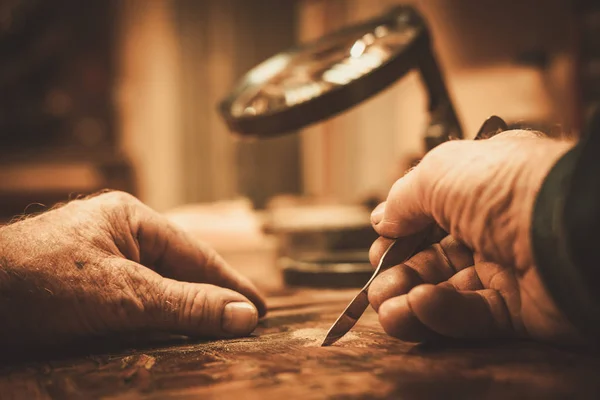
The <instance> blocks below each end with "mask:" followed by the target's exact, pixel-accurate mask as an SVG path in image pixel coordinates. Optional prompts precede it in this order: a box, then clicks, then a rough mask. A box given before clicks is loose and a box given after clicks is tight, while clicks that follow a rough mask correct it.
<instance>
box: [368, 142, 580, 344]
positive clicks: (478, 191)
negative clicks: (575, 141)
mask: <svg viewBox="0 0 600 400" xmlns="http://www.w3.org/2000/svg"><path fill="white" fill-rule="evenodd" d="M571 146H572V144H571V143H568V142H564V141H555V140H550V139H545V138H541V137H538V136H537V135H535V134H532V133H531V132H525V131H509V132H504V133H502V134H500V135H498V136H496V137H494V138H493V139H489V140H482V141H466V140H465V141H453V142H449V143H445V144H443V145H441V146H439V147H437V148H435V149H434V150H433V151H431V152H430V153H428V154H427V155H426V156H425V157H424V159H423V160H422V162H421V163H420V164H419V165H418V166H417V167H416V168H415V169H413V170H412V171H410V172H409V173H408V174H407V175H406V176H404V177H403V178H401V179H400V180H398V181H397V182H396V183H395V184H394V186H393V187H392V189H391V191H390V193H389V196H388V198H387V201H386V202H385V203H383V204H381V205H380V206H379V207H378V208H376V209H375V210H374V212H373V215H372V222H373V226H374V228H375V230H376V231H377V232H378V233H379V234H380V236H381V237H380V238H379V239H378V240H377V241H376V242H375V243H374V244H373V246H372V248H371V261H372V263H373V264H374V265H376V263H377V262H378V261H379V259H380V258H381V255H382V253H383V252H384V250H385V249H386V248H387V246H388V245H389V243H390V242H391V241H390V239H388V238H399V237H400V238H401V237H402V236H407V235H411V234H413V233H415V232H418V231H420V230H422V229H424V228H425V227H427V226H428V225H430V224H431V223H437V224H438V225H439V226H440V227H442V228H443V229H444V230H445V231H446V232H449V233H450V236H447V237H446V238H444V239H442V240H441V242H439V243H436V244H434V245H433V246H431V247H429V248H428V249H426V250H425V251H423V252H421V253H419V254H417V255H415V256H414V257H412V259H410V260H409V261H407V262H406V263H404V264H401V265H397V266H395V267H393V268H391V269H389V270H387V271H385V272H384V273H382V274H381V275H380V276H379V277H378V278H377V279H376V280H375V281H374V282H373V284H372V285H371V287H370V289H369V300H370V302H371V304H372V306H373V307H374V308H375V310H376V311H378V313H379V320H380V322H381V324H382V326H383V328H384V329H385V331H386V332H387V333H389V334H390V335H393V336H396V337H398V338H401V339H403V340H407V341H415V342H419V341H426V340H434V339H437V338H440V337H449V338H506V337H526V338H527V337H528V338H533V339H539V340H543V341H550V342H555V343H556V342H558V343H573V342H577V341H579V336H578V334H577V333H576V332H575V330H574V328H573V327H572V325H570V323H569V322H568V321H567V320H566V319H565V317H564V315H562V314H561V312H560V311H559V310H558V309H557V308H556V306H555V305H554V303H553V301H552V300H551V299H550V297H549V295H548V293H547V292H546V290H545V288H544V286H543V284H542V282H541V281H540V277H539V275H538V272H537V270H536V266H535V262H534V259H533V255H532V252H531V244H530V237H529V231H530V225H531V214H532V210H533V204H534V200H535V197H536V194H537V192H538V190H539V188H540V186H541V184H542V181H543V179H544V177H545V176H546V174H547V173H548V171H549V170H550V168H551V167H552V165H553V164H554V163H555V162H556V160H557V159H558V158H559V157H560V156H561V155H562V154H563V153H565V152H566V151H567V150H568V149H569V148H570V147H571ZM400 240H401V239H400Z"/></svg>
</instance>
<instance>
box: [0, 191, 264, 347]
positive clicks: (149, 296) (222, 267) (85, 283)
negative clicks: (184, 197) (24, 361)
mask: <svg viewBox="0 0 600 400" xmlns="http://www.w3.org/2000/svg"><path fill="white" fill-rule="evenodd" d="M264 313H265V303H264V301H263V299H262V297H261V296H260V294H259V293H258V291H257V290H256V288H255V287H254V286H253V285H252V283H250V282H249V281H248V280H246V279H245V278H243V277H242V276H240V275H239V274H238V273H237V272H236V271H234V270H233V269H232V268H230V267H229V266H228V265H227V264H226V263H225V262H224V261H223V259H222V258H221V257H220V256H219V255H217V254H216V253H215V252H214V251H213V250H212V249H210V248H208V247H206V246H205V245H202V244H201V243H198V242H197V241H195V240H193V239H191V238H190V237H189V236H187V235H186V234H184V233H183V232H181V231H179V230H177V229H176V228H175V227H173V226H172V225H170V224H169V223H168V221H167V220H166V219H165V218H164V217H163V216H161V215H159V214H158V213H156V212H154V211H152V210H151V209H150V208H148V207H147V206H145V205H144V204H142V203H141V202H139V201H138V200H136V199H135V198H134V197H132V196H130V195H128V194H124V193H121V192H110V193H106V194H102V195H99V196H97V197H93V198H90V199H87V200H76V201H73V202H70V203H68V204H66V205H64V206H63V207H60V208H57V209H54V210H52V211H49V212H46V213H44V214H41V215H39V216H36V217H34V218H30V219H25V220H23V221H20V222H16V223H14V224H11V225H8V226H5V227H3V228H1V229H0V348H2V347H8V346H11V345H26V344H60V343H65V342H67V341H69V340H72V339H78V338H83V337H88V336H97V335H107V334H115V333H136V332H137V333H140V332H154V333H158V332H166V333H175V334H184V335H189V336H202V337H233V336H243V335H248V334H250V333H251V332H252V331H253V330H254V328H255V326H256V324H257V320H258V317H259V314H260V315H262V314H264Z"/></svg>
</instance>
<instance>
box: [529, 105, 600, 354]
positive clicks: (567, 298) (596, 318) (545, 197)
mask: <svg viewBox="0 0 600 400" xmlns="http://www.w3.org/2000/svg"><path fill="white" fill-rule="evenodd" d="M592 119H593V118H592ZM594 122H595V123H594ZM588 128H589V129H587V132H586V134H585V137H584V138H583V139H582V140H581V141H580V142H579V144H577V146H575V147H574V148H573V149H571V150H570V151H569V152H567V153H566V154H565V155H564V156H563V157H561V159H560V160H558V162H557V163H556V164H555V165H554V167H553V168H552V170H551V171H550V173H549V174H548V175H547V177H546V178H545V180H544V183H543V184H542V187H541V189H540V192H539V194H538V196H537V199H536V203H535V205H534V210H533V218H532V227H531V229H532V230H531V232H532V235H531V238H532V247H533V255H534V258H535V261H536V264H537V266H538V270H539V274H540V276H541V279H542V281H543V283H544V285H545V286H546V288H547V290H548V292H549V293H550V296H551V297H552V299H553V300H554V301H555V303H556V305H557V306H558V307H559V309H560V310H561V311H562V312H563V313H564V314H565V315H566V316H567V318H568V319H569V320H570V321H571V322H572V323H573V325H574V326H575V327H576V328H577V329H578V330H579V331H580V332H581V333H582V334H583V335H584V336H586V337H587V338H588V339H590V340H591V341H593V342H595V343H596V344H598V343H600V291H599V290H598V287H599V285H600V113H598V118H596V121H592V122H591V123H590V125H589V127H588Z"/></svg>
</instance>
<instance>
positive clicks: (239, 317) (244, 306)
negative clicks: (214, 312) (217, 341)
mask: <svg viewBox="0 0 600 400" xmlns="http://www.w3.org/2000/svg"><path fill="white" fill-rule="evenodd" d="M257 323H258V312H257V311H256V308H255V307H254V306H253V305H251V304H248V303H242V302H236V303H229V304H227V305H226V306H225V309H224V310H223V319H222V321H221V329H223V332H225V333H228V334H230V335H235V336H243V335H248V334H250V333H251V332H252V331H253V330H254V328H255V327H256V324H257Z"/></svg>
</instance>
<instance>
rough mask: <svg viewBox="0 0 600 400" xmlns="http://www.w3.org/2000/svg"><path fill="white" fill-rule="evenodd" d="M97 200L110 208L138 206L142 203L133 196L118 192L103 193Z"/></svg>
mask: <svg viewBox="0 0 600 400" xmlns="http://www.w3.org/2000/svg"><path fill="white" fill-rule="evenodd" d="M96 199H97V200H98V201H101V202H103V203H104V204H106V205H108V206H113V207H123V206H130V205H138V204H139V203H140V201H139V200H138V199H137V198H136V197H135V196H133V195H132V194H130V193H127V192H122V191H118V190H116V191H112V192H107V193H103V194H101V195H100V196H98V197H96Z"/></svg>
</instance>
